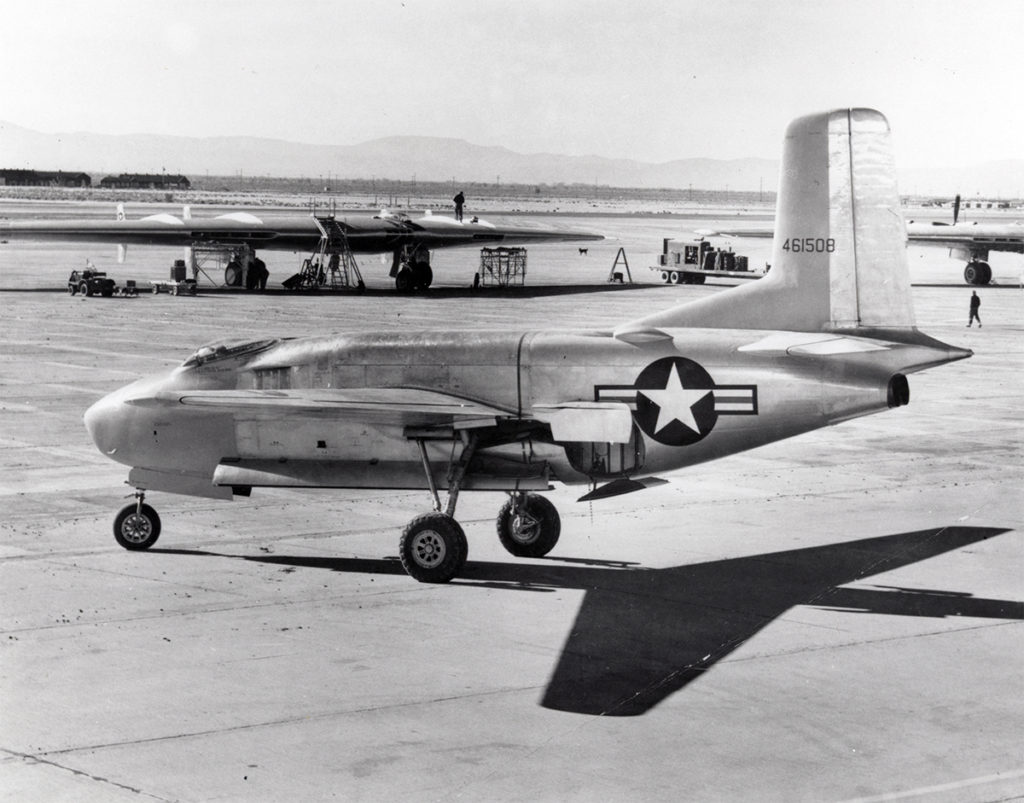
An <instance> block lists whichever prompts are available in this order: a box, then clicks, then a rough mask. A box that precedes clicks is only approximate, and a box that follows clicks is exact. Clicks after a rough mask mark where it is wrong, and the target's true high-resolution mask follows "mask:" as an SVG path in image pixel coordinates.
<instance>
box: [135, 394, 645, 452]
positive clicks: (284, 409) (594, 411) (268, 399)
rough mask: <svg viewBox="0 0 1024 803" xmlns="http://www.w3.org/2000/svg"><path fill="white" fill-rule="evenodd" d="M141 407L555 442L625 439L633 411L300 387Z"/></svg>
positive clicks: (158, 399) (162, 400)
mask: <svg viewBox="0 0 1024 803" xmlns="http://www.w3.org/2000/svg"><path fill="white" fill-rule="evenodd" d="M128 403H129V404H135V405H138V406H153V405H167V406H176V405H182V406H185V407H206V408H222V409H224V410H225V412H231V413H233V414H234V415H236V416H238V417H241V418H248V419H264V418H266V419H279V418H280V417H281V416H282V415H289V414H291V415H297V416H302V417H306V418H308V417H316V418H323V417H332V416H339V417H344V418H345V419H347V420H349V421H363V422H366V423H368V424H378V425H389V424H390V425H400V426H453V427H455V428H456V429H468V428H472V427H481V426H491V425H494V424H496V423H497V421H498V420H499V419H506V420H507V419H516V420H517V421H526V422H530V421H536V422H543V423H546V424H548V425H549V426H550V427H551V432H552V437H553V438H554V439H555V440H557V441H593V440H599V441H609V442H612V443H625V442H627V441H628V440H629V437H630V434H631V433H632V423H633V419H632V413H631V412H630V409H629V407H628V406H627V405H625V404H620V403H615V402H578V401H572V402H564V403H560V404H538V405H534V407H533V408H531V410H530V413H529V414H528V415H519V414H518V413H517V412H516V411H513V410H506V409H503V408H501V407H497V406H495V405H491V404H487V403H484V402H479V401H475V400H472V399H464V398H460V397H458V396H452V395H450V394H447V393H438V392H437V391H433V390H425V389H422V388H399V387H390V388H387V387H385V388H324V389H322V390H314V389H306V388H303V389H296V390H189V391H162V392H160V393H157V394H156V395H155V396H152V397H145V398H139V399H135V400H132V401H130V402H128Z"/></svg>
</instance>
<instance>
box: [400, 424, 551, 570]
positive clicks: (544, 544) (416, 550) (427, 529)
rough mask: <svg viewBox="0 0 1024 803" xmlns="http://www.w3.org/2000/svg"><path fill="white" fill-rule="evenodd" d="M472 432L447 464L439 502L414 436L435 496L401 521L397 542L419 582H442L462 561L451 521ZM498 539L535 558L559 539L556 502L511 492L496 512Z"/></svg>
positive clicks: (461, 535)
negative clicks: (427, 509)
mask: <svg viewBox="0 0 1024 803" xmlns="http://www.w3.org/2000/svg"><path fill="white" fill-rule="evenodd" d="M476 444H477V441H476V435H474V434H469V435H467V436H466V440H465V441H464V442H463V446H462V451H461V453H460V454H459V457H458V459H457V460H453V461H452V463H451V465H450V467H449V469H448V501H447V504H446V505H444V506H443V509H442V505H441V498H440V496H439V495H438V493H437V485H436V483H435V482H434V473H433V469H432V468H431V465H430V460H429V458H428V457H427V448H426V444H425V442H424V441H423V440H417V441H416V445H417V446H419V450H420V459H421V461H422V462H423V470H424V472H425V474H426V477H427V486H428V487H429V488H430V493H431V495H432V496H433V498H434V512H433V513H425V514H423V515H422V516H417V517H416V518H414V519H413V520H412V521H411V522H409V524H408V525H407V526H406V528H405V530H404V531H403V532H402V537H401V539H400V540H399V542H398V554H399V557H400V558H401V561H402V566H403V567H404V568H405V571H406V572H407V573H408V574H409V576H410V577H412V578H414V579H416V580H419V581H420V582H421V583H447V582H448V581H449V580H451V579H452V578H453V577H455V576H456V575H457V574H458V573H459V572H460V571H462V567H463V566H465V565H466V556H467V554H468V550H469V544H468V542H467V540H466V533H465V532H464V531H463V529H462V526H461V525H460V524H459V523H458V522H457V521H456V520H455V503H456V502H457V501H458V498H459V490H460V488H461V487H462V482H463V480H464V479H465V477H466V469H467V468H468V466H469V462H470V460H472V458H473V453H474V451H475V450H476ZM497 527H498V538H499V540H500V541H501V544H502V546H504V547H505V549H507V550H508V551H509V552H510V553H512V554H513V555H516V556H518V557H530V558H539V557H543V556H544V555H546V554H548V553H549V552H550V551H551V550H552V549H554V548H555V544H557V543H558V536H559V535H560V534H561V531H562V523H561V519H560V518H559V516H558V511H557V510H556V509H555V506H554V505H553V504H551V502H549V501H548V500H547V499H545V498H544V497H542V496H537V495H536V494H530V493H522V492H520V491H510V492H509V500H508V501H507V502H506V503H505V505H504V506H503V507H502V508H501V511H500V512H499V513H498V522H497Z"/></svg>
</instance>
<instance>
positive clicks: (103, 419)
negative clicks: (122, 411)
mask: <svg viewBox="0 0 1024 803" xmlns="http://www.w3.org/2000/svg"><path fill="white" fill-rule="evenodd" d="M117 395H118V394H116V393H112V394H110V395H109V396H104V397H103V398H102V399H100V400H99V401H98V402H96V403H95V404H94V405H93V406H92V407H90V408H89V409H88V410H86V411H85V416H84V418H85V428H86V429H87V430H88V431H89V436H90V437H91V438H92V440H93V443H95V444H96V447H97V448H98V449H99V450H100V451H101V452H103V454H105V455H107V456H108V457H114V456H115V455H116V454H117V449H118V447H119V445H120V443H119V441H120V437H119V433H120V430H121V429H122V427H121V426H120V423H119V415H118V412H119V408H121V407H122V405H121V402H120V400H118V399H117V398H116V396H117ZM115 459H116V458H115Z"/></svg>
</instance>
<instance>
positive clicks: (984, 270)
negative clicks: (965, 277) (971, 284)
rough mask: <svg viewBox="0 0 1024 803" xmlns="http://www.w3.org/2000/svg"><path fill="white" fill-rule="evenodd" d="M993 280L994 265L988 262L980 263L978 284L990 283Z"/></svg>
mask: <svg viewBox="0 0 1024 803" xmlns="http://www.w3.org/2000/svg"><path fill="white" fill-rule="evenodd" d="M990 281H992V266H991V265H989V264H988V263H987V262H979V263H978V284H988V283H989V282H990Z"/></svg>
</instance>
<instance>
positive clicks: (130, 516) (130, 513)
mask: <svg viewBox="0 0 1024 803" xmlns="http://www.w3.org/2000/svg"><path fill="white" fill-rule="evenodd" d="M144 498H145V494H144V493H142V492H141V491H140V492H139V493H137V494H136V501H135V502H134V503H133V504H131V505H128V506H127V507H125V508H123V509H122V510H121V512H120V513H118V514H117V516H116V518H115V519H114V539H115V540H116V541H117V543H119V544H120V545H121V546H123V547H124V548H125V549H130V550H132V551H138V550H142V549H149V548H150V547H151V546H153V544H155V543H156V539H157V538H159V537H160V517H159V516H158V515H157V513H156V511H155V510H154V509H153V508H152V507H150V506H149V505H147V504H145V503H144V502H143V501H142V500H143V499H144Z"/></svg>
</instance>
